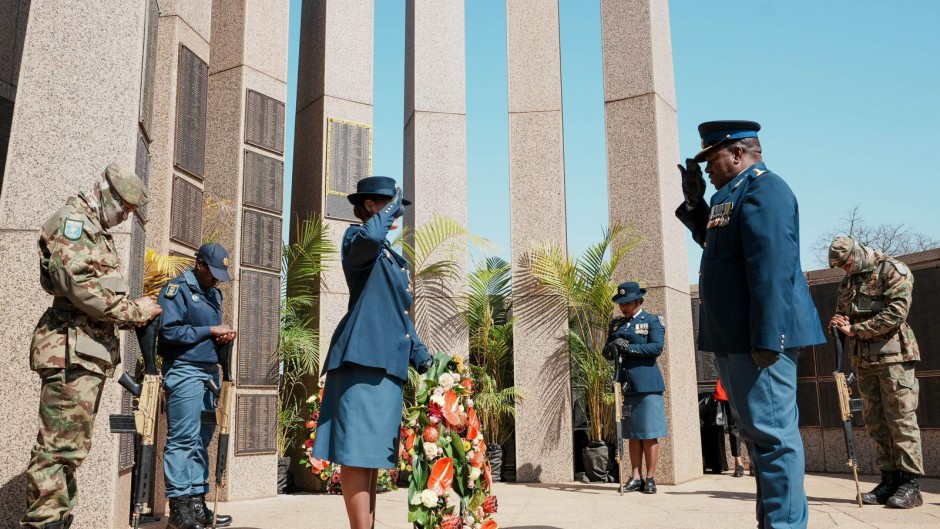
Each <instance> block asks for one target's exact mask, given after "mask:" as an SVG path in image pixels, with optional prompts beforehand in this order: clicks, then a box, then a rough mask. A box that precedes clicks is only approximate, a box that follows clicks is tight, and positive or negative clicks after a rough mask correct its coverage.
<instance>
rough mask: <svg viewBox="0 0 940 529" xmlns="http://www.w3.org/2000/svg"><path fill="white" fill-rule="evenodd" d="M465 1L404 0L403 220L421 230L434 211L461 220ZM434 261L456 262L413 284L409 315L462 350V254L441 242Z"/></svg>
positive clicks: (437, 341)
mask: <svg viewBox="0 0 940 529" xmlns="http://www.w3.org/2000/svg"><path fill="white" fill-rule="evenodd" d="M465 41H466V39H465V37H464V6H463V4H462V3H459V2H456V3H455V2H440V1H435V0H408V2H407V7H406V27H405V141H404V148H405V157H404V162H405V163H404V165H405V170H404V191H405V196H406V197H409V198H411V199H412V200H414V203H415V205H414V207H410V208H407V209H406V210H405V217H404V219H405V226H408V227H409V229H411V230H414V229H419V228H420V227H421V226H422V225H423V224H424V223H426V222H428V221H430V220H431V219H433V218H434V217H435V216H444V217H450V218H452V219H454V220H456V221H457V222H458V223H460V225H461V226H464V227H466V226H467V110H466V87H465V81H464V78H465V72H466V67H465V53H464V47H465V46H464V45H465ZM442 250H443V251H441V252H440V253H439V254H437V255H435V256H434V260H440V259H453V260H454V261H456V262H457V263H458V265H459V268H460V271H459V273H458V278H456V279H455V280H454V281H446V282H441V281H439V280H433V281H422V282H419V283H418V284H416V288H415V306H414V319H415V324H416V326H417V329H418V333H419V334H420V336H421V339H422V340H424V343H425V344H426V345H427V346H428V349H429V350H430V351H431V352H432V353H436V352H439V351H442V352H447V353H449V354H455V353H461V354H466V351H467V347H468V337H467V328H466V325H465V324H464V322H463V320H462V318H461V317H460V315H459V314H458V312H457V308H456V304H455V302H456V301H457V299H456V298H457V297H458V296H460V295H461V293H462V292H463V290H464V286H465V285H466V268H467V254H466V252H465V251H464V250H465V248H462V247H448V248H443V249H442Z"/></svg>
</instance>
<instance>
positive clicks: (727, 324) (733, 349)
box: [676, 163, 826, 353]
mask: <svg viewBox="0 0 940 529" xmlns="http://www.w3.org/2000/svg"><path fill="white" fill-rule="evenodd" d="M711 205H712V208H711V210H709V208H708V206H706V205H705V204H704V203H699V204H698V206H696V207H695V208H690V207H689V206H688V205H687V204H686V203H683V204H681V205H680V206H679V209H677V210H676V216H677V217H678V218H679V220H681V221H682V223H683V224H685V225H686V226H687V227H688V228H689V230H691V231H692V238H693V239H695V242H697V243H698V244H699V245H701V246H702V248H703V249H704V252H703V253H702V267H701V270H700V272H699V274H700V277H699V296H700V298H701V305H700V309H699V334H698V349H699V350H701V351H709V352H713V353H750V352H751V349H754V348H760V349H769V350H771V351H778V352H783V351H784V350H786V349H792V348H798V347H805V346H808V345H816V344H820V343H824V342H825V341H826V338H825V335H824V334H823V331H822V324H821V323H820V320H819V314H818V313H817V312H816V305H814V304H813V300H812V299H811V298H810V296H809V289H808V288H807V286H806V278H805V277H804V276H803V271H802V270H801V268H800V215H799V207H798V206H797V202H796V197H795V196H793V192H792V191H791V190H790V187H789V186H787V184H786V182H784V181H783V179H782V178H780V177H779V176H777V175H776V174H774V173H773V172H771V171H769V170H768V169H767V167H766V166H765V165H764V164H763V163H756V164H754V165H752V166H751V167H749V168H747V169H746V170H745V171H742V172H741V174H739V175H738V176H736V177H735V178H734V179H733V180H731V181H730V182H728V183H727V184H725V185H724V187H722V188H721V189H719V190H718V191H716V192H715V194H714V195H712V198H711ZM713 214H714V215H717V216H718V217H719V218H720V219H722V222H718V223H713V224H712V226H711V227H709V217H710V216H711V215H713Z"/></svg>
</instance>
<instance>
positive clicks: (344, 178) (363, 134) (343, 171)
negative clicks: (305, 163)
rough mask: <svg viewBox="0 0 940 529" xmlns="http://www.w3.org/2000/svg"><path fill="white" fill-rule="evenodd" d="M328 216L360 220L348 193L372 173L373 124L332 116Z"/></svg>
mask: <svg viewBox="0 0 940 529" xmlns="http://www.w3.org/2000/svg"><path fill="white" fill-rule="evenodd" d="M326 142H327V143H326V186H325V187H326V195H325V199H324V200H325V204H323V211H324V212H325V215H326V216H327V217H330V218H333V219H340V220H345V221H350V222H357V219H356V217H355V216H354V215H353V213H352V206H350V205H349V200H347V198H346V197H347V196H349V195H350V194H352V193H355V192H356V182H358V181H359V180H361V179H363V178H365V177H367V176H369V175H370V174H372V127H371V126H370V125H362V124H360V123H352V122H350V121H343V120H340V119H336V118H330V119H329V120H328V121H327V127H326Z"/></svg>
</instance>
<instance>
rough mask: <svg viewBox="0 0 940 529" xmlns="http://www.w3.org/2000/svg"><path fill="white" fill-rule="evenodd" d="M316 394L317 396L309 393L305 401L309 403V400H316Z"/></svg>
mask: <svg viewBox="0 0 940 529" xmlns="http://www.w3.org/2000/svg"><path fill="white" fill-rule="evenodd" d="M317 396H318V395H310V397H308V398H307V403H308V404H309V403H311V402H316V401H317Z"/></svg>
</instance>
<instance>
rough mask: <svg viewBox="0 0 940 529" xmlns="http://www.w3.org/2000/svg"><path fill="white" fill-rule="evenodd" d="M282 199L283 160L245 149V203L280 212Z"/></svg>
mask: <svg viewBox="0 0 940 529" xmlns="http://www.w3.org/2000/svg"><path fill="white" fill-rule="evenodd" d="M283 199H284V162H282V161H280V160H277V159H275V158H271V157H270V156H265V155H263V154H259V153H257V152H254V151H249V150H247V149H245V191H244V203H245V205H246V206H252V207H256V208H259V209H264V210H267V211H272V212H274V213H280V212H281V211H282V209H283V208H282V206H281V204H282V202H283Z"/></svg>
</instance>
